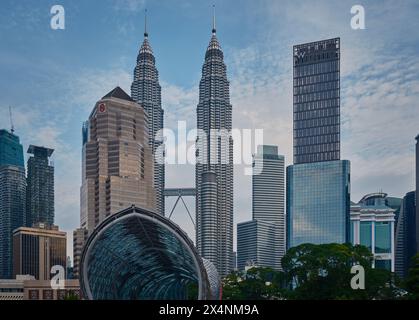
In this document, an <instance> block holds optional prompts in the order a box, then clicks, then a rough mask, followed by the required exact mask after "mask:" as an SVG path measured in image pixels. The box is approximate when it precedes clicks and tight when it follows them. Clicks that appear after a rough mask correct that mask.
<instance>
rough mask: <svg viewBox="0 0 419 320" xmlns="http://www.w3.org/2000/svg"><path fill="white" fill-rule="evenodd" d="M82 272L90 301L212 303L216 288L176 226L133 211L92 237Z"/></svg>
mask: <svg viewBox="0 0 419 320" xmlns="http://www.w3.org/2000/svg"><path fill="white" fill-rule="evenodd" d="M81 271H82V272H81V276H80V283H81V289H82V291H83V295H84V297H85V298H87V299H93V300H134V299H135V300H137V299H138V300H181V299H200V300H205V299H217V297H218V292H219V286H220V281H219V277H218V274H217V271H216V269H215V267H214V266H213V265H212V264H211V263H210V262H208V261H205V260H203V259H202V258H201V257H200V256H199V254H198V252H197V251H196V249H195V246H194V245H193V243H192V241H191V240H190V239H189V238H188V236H187V235H186V234H185V232H184V231H182V230H181V229H180V228H179V226H177V225H176V224H175V223H173V222H172V221H171V220H169V219H167V218H165V217H163V216H160V215H158V214H156V213H154V212H150V211H147V210H144V209H139V208H136V207H131V208H129V209H126V210H123V211H121V212H119V213H117V214H115V215H112V216H111V217H109V218H108V219H106V220H105V221H103V222H102V223H101V224H100V225H99V226H98V227H97V228H96V229H95V230H94V231H93V233H92V234H91V235H90V237H89V239H88V240H87V242H86V245H85V247H84V250H83V255H82V260H81Z"/></svg>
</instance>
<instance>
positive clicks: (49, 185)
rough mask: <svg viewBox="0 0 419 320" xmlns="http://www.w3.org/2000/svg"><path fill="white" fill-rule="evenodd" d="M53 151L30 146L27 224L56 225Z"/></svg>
mask: <svg viewBox="0 0 419 320" xmlns="http://www.w3.org/2000/svg"><path fill="white" fill-rule="evenodd" d="M53 152H54V150H53V149H49V148H44V147H38V146H34V145H30V146H29V148H28V153H29V154H32V156H31V157H29V159H28V177H27V180H26V181H27V188H26V224H27V225H28V226H30V227H31V226H32V225H33V224H37V223H45V224H47V225H53V224H54V166H53V165H52V162H51V161H50V160H49V158H50V157H51V155H52V153H53Z"/></svg>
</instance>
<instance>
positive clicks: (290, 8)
mask: <svg viewBox="0 0 419 320" xmlns="http://www.w3.org/2000/svg"><path fill="white" fill-rule="evenodd" d="M55 4H60V5H62V6H63V7H64V9H65V29H64V30H53V29H51V27H50V20H51V17H52V15H51V14H50V9H51V7H52V6H53V5H55ZM213 4H215V5H216V20H217V36H218V39H219V41H220V43H221V46H222V48H223V51H224V56H225V63H226V65H227V74H228V79H229V81H230V94H231V103H232V105H233V127H234V128H242V129H244V128H246V129H263V130H264V143H265V144H274V145H278V147H279V152H280V153H281V154H283V155H284V156H285V159H286V164H287V165H289V164H292V46H293V45H296V44H300V43H305V42H312V41H317V40H322V39H328V38H334V37H340V38H341V123H342V126H341V131H342V132H341V133H342V142H341V144H342V147H341V148H342V159H347V160H350V161H351V199H352V201H355V202H357V201H358V200H359V199H360V198H361V197H362V196H363V195H365V194H367V193H371V192H376V191H379V190H383V191H384V192H387V193H388V194H389V195H391V196H397V197H403V196H404V195H405V194H406V193H407V192H409V191H411V190H413V189H414V160H415V159H414V147H415V139H414V138H415V136H416V135H417V134H418V133H419V112H418V111H419V106H418V104H419V103H418V101H419V73H418V70H419V55H418V52H419V32H418V31H417V30H419V19H417V17H418V16H419V2H418V1H416V0H404V1H387V0H382V1H361V2H356V3H355V2H354V1H331V0H330V1H325V0H320V1H279V0H259V1H255V0H240V1H238V0H224V1H222V0H211V1H207V0H158V1H157V0H100V1H99V0H97V1H96V0H85V1H81V0H80V1H76V0H72V1H69V0H61V1H56V0H54V1H48V0H39V1H36V2H34V1H32V0H20V1H11V0H2V5H1V6H0V16H1V17H2V18H1V21H0V39H1V41H0V93H1V94H0V128H6V129H9V128H10V121H9V111H8V108H9V106H12V107H13V122H14V125H15V129H16V134H17V135H19V137H20V139H21V142H22V143H23V145H24V148H25V150H26V149H27V147H28V146H29V145H30V144H36V145H43V146H46V147H50V148H54V149H55V152H54V155H53V161H54V166H55V197H56V201H55V210H56V214H55V215H56V224H57V225H59V226H60V228H61V229H63V230H65V231H67V232H68V234H69V237H68V254H69V255H70V256H72V248H71V243H72V237H71V234H72V231H73V230H74V229H75V228H77V227H78V226H79V216H80V209H79V188H80V184H81V125H82V122H83V121H84V120H86V119H87V118H88V116H89V114H90V112H91V110H92V108H93V106H94V104H95V102H96V101H98V100H99V99H100V98H101V97H102V96H104V95H105V94H106V93H107V92H109V91H110V90H111V89H113V88H114V87H115V86H118V85H119V86H121V87H122V88H123V89H124V90H125V91H126V92H128V93H129V92H130V83H131V81H132V72H133V69H134V66H135V62H136V57H137V54H138V50H139V46H140V45H141V42H142V40H143V32H144V10H145V9H147V10H148V32H149V40H150V42H151V45H152V47H153V51H154V54H155V57H156V64H157V68H158V70H159V75H160V83H161V85H162V104H163V109H164V110H165V126H166V127H167V128H173V129H174V130H176V128H177V121H186V123H187V127H188V128H194V127H195V123H196V105H197V104H198V84H199V80H200V76H201V68H202V64H203V60H204V55H205V50H206V47H207V45H208V42H209V39H210V36H211V28H212V26H211V23H212V5H213ZM356 4H361V5H362V6H363V7H364V9H365V26H366V28H365V29H364V30H353V29H352V28H351V24H350V21H351V18H352V14H351V7H352V6H353V5H356ZM25 157H26V159H27V155H25ZM194 173H195V172H194V166H192V165H168V166H167V167H166V175H167V177H166V186H167V187H191V186H192V187H193V186H194ZM174 201H175V199H168V200H167V206H166V209H167V210H168V211H169V212H170V210H171V209H172V207H173V203H174ZM186 203H187V204H188V206H189V209H190V210H192V211H193V212H194V202H193V199H188V200H187V201H186ZM173 219H174V220H175V222H177V223H178V224H179V225H180V226H181V227H182V228H184V229H185V230H186V231H187V233H188V234H189V236H190V237H191V239H193V240H194V239H195V234H194V230H193V225H192V223H191V222H190V220H189V218H188V216H187V214H186V212H185V210H182V209H180V208H179V209H177V210H175V212H174V213H173ZM250 219H251V177H250V176H246V175H244V174H243V167H242V166H237V167H236V168H235V181H234V222H235V224H236V223H238V222H242V221H247V220H250Z"/></svg>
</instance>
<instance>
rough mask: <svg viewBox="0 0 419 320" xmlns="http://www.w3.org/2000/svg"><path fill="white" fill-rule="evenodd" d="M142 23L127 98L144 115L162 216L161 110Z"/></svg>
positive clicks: (159, 94)
mask: <svg viewBox="0 0 419 320" xmlns="http://www.w3.org/2000/svg"><path fill="white" fill-rule="evenodd" d="M146 19H147V17H146ZM145 23H146V24H145V30H144V41H143V44H142V45H141V48H140V52H139V53H138V57H137V65H136V66H135V69H134V81H133V82H132V85H131V97H132V99H133V100H134V101H136V102H138V103H139V104H140V105H141V106H142V107H143V108H144V110H145V111H146V113H147V118H148V137H149V145H150V148H151V151H152V153H153V158H154V159H153V161H154V177H153V179H154V189H155V191H156V210H157V213H160V214H162V215H164V210H165V201H164V186H165V169H164V168H165V167H164V164H163V160H164V158H163V154H161V153H159V152H157V148H159V146H161V145H162V142H161V141H158V140H156V134H157V132H158V131H159V130H161V129H163V120H164V119H163V116H164V111H163V109H162V106H161V87H160V84H159V73H158V71H157V68H156V60H155V57H154V54H153V50H152V49H151V46H150V43H149V41H148V32H147V21H146V22H145ZM157 160H158V161H157Z"/></svg>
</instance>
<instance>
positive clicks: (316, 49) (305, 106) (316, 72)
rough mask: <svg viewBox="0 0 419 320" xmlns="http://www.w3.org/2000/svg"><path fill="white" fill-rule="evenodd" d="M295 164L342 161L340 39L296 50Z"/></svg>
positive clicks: (316, 43)
mask: <svg viewBox="0 0 419 320" xmlns="http://www.w3.org/2000/svg"><path fill="white" fill-rule="evenodd" d="M293 54H294V164H299V163H309V162H319V161H332V160H339V159H340V38H335V39H329V40H323V41H317V42H312V43H306V44H301V45H296V46H294V52H293Z"/></svg>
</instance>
